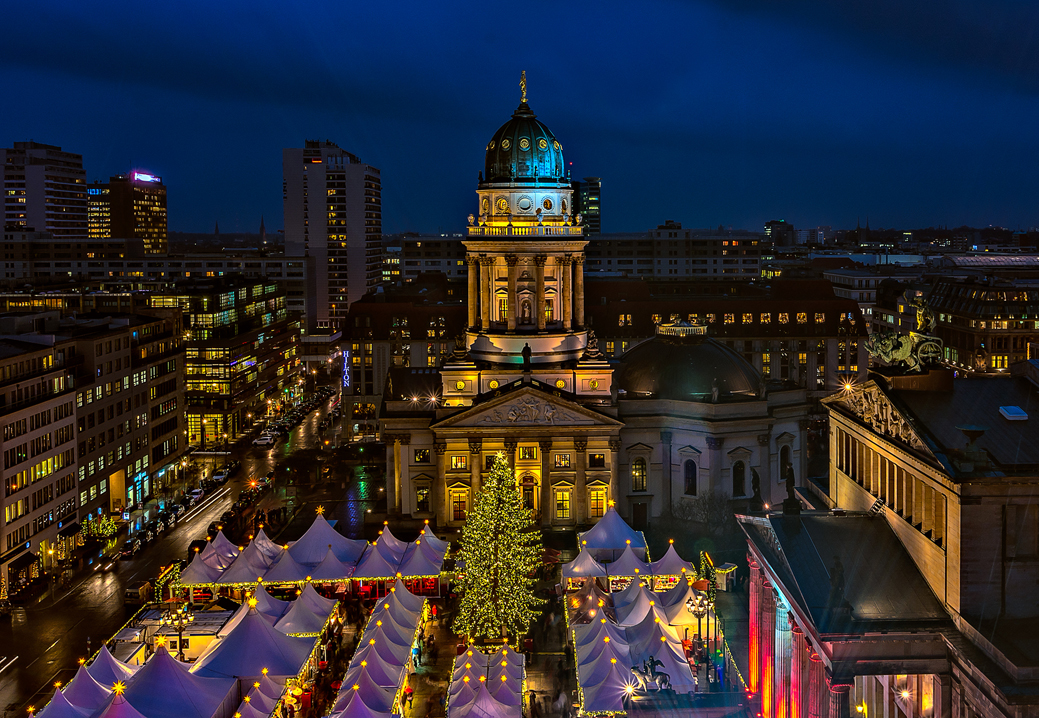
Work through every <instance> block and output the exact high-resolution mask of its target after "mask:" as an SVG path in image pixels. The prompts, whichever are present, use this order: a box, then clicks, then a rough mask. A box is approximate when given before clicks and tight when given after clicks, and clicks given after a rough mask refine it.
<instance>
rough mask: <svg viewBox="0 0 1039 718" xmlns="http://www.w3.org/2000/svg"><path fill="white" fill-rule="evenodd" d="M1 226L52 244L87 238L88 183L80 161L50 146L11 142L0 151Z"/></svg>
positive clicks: (75, 156)
mask: <svg viewBox="0 0 1039 718" xmlns="http://www.w3.org/2000/svg"><path fill="white" fill-rule="evenodd" d="M0 159H2V160H3V172H4V225H5V226H10V225H13V226H19V227H32V228H33V229H34V230H36V231H37V232H50V233H51V234H52V235H54V237H55V239H86V238H87V179H86V172H85V171H84V169H83V155H77V154H73V153H72V152H63V151H62V149H61V148H60V147H57V146H55V145H44V144H41V143H39V142H15V143H14V147H11V148H7V149H0Z"/></svg>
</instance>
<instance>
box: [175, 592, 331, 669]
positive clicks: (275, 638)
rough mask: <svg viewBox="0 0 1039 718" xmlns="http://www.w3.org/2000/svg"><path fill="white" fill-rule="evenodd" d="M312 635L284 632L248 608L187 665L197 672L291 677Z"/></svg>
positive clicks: (308, 649) (313, 641)
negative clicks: (221, 635)
mask: <svg viewBox="0 0 1039 718" xmlns="http://www.w3.org/2000/svg"><path fill="white" fill-rule="evenodd" d="M316 642H317V639H316V638H312V637H311V638H297V637H295V636H286V635H285V634H284V633H282V632H281V631H278V630H277V629H275V628H274V626H272V625H271V624H270V622H269V621H268V620H267V619H266V618H264V617H263V616H261V615H260V614H259V613H258V612H257V611H256V609H250V610H249V612H248V613H247V614H246V616H245V617H244V618H243V619H242V620H241V621H240V622H239V624H238V625H237V626H235V627H234V629H232V631H231V632H230V633H228V634H227V635H226V636H225V637H224V638H222V639H219V640H217V641H213V642H212V643H210V644H209V646H208V647H207V648H206V650H205V651H203V653H202V655H201V656H199V658H198V660H197V661H196V662H195V664H194V665H193V666H192V668H191V672H192V673H193V674H195V675H198V676H225V677H238V678H247V677H254V676H260V675H263V673H264V672H265V670H264V669H266V672H267V673H269V674H271V675H274V676H285V677H289V678H294V677H296V676H297V675H299V672H300V671H301V670H302V669H303V665H304V664H305V663H306V662H307V659H308V658H309V657H310V654H311V652H312V651H313V650H314V646H315V644H316Z"/></svg>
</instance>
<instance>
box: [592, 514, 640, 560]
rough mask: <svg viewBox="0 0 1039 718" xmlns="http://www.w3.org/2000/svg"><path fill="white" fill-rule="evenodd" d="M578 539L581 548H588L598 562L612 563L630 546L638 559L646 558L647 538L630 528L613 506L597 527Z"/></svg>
mask: <svg viewBox="0 0 1039 718" xmlns="http://www.w3.org/2000/svg"><path fill="white" fill-rule="evenodd" d="M578 539H579V540H580V546H581V548H587V549H588V550H589V551H590V552H591V554H592V557H593V558H595V559H596V560H598V561H604V560H606V561H612V560H614V559H616V558H617V556H619V555H620V553H621V552H622V551H623V550H624V549H625V548H626V547H628V546H630V547H631V548H632V549H634V550H635V552H636V554H637V556H638V558H640V559H642V560H645V558H646V537H645V536H643V535H642V532H641V531H636V530H635V529H633V528H631V527H630V526H628V524H627V522H626V521H625V520H624V519H622V518H621V515H620V514H618V513H617V509H615V508H614V507H612V506H611V507H610V508H608V509H607V510H606V513H605V514H603V517H602V518H601V519H599V521H598V522H597V523H596V524H595V526H593V527H592V528H590V529H588V530H587V531H585V532H584V533H582V534H579V535H578Z"/></svg>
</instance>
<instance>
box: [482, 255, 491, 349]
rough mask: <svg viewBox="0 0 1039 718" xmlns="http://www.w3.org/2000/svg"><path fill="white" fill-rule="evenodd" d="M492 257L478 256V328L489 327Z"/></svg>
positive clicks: (486, 328) (484, 328) (487, 328)
mask: <svg viewBox="0 0 1039 718" xmlns="http://www.w3.org/2000/svg"><path fill="white" fill-rule="evenodd" d="M493 276H494V258H493V257H480V328H481V329H482V330H483V331H485V332H486V331H490V328H491V296H492V295H491V291H492V288H493V287H492V285H493V284H494V279H493Z"/></svg>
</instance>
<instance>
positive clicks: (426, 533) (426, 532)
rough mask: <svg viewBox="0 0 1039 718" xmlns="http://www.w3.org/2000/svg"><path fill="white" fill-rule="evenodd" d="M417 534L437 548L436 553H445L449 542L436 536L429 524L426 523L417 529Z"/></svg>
mask: <svg viewBox="0 0 1039 718" xmlns="http://www.w3.org/2000/svg"><path fill="white" fill-rule="evenodd" d="M419 536H421V537H422V538H424V539H426V541H428V542H429V544H430V545H431V546H432V547H433V548H435V549H436V550H437V553H439V554H441V555H445V554H447V549H448V547H450V545H451V542H450V541H444V540H443V539H441V538H437V535H436V534H435V533H433V529H431V528H430V527H429V524H426V527H425V528H424V529H422V530H421V531H419Z"/></svg>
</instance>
